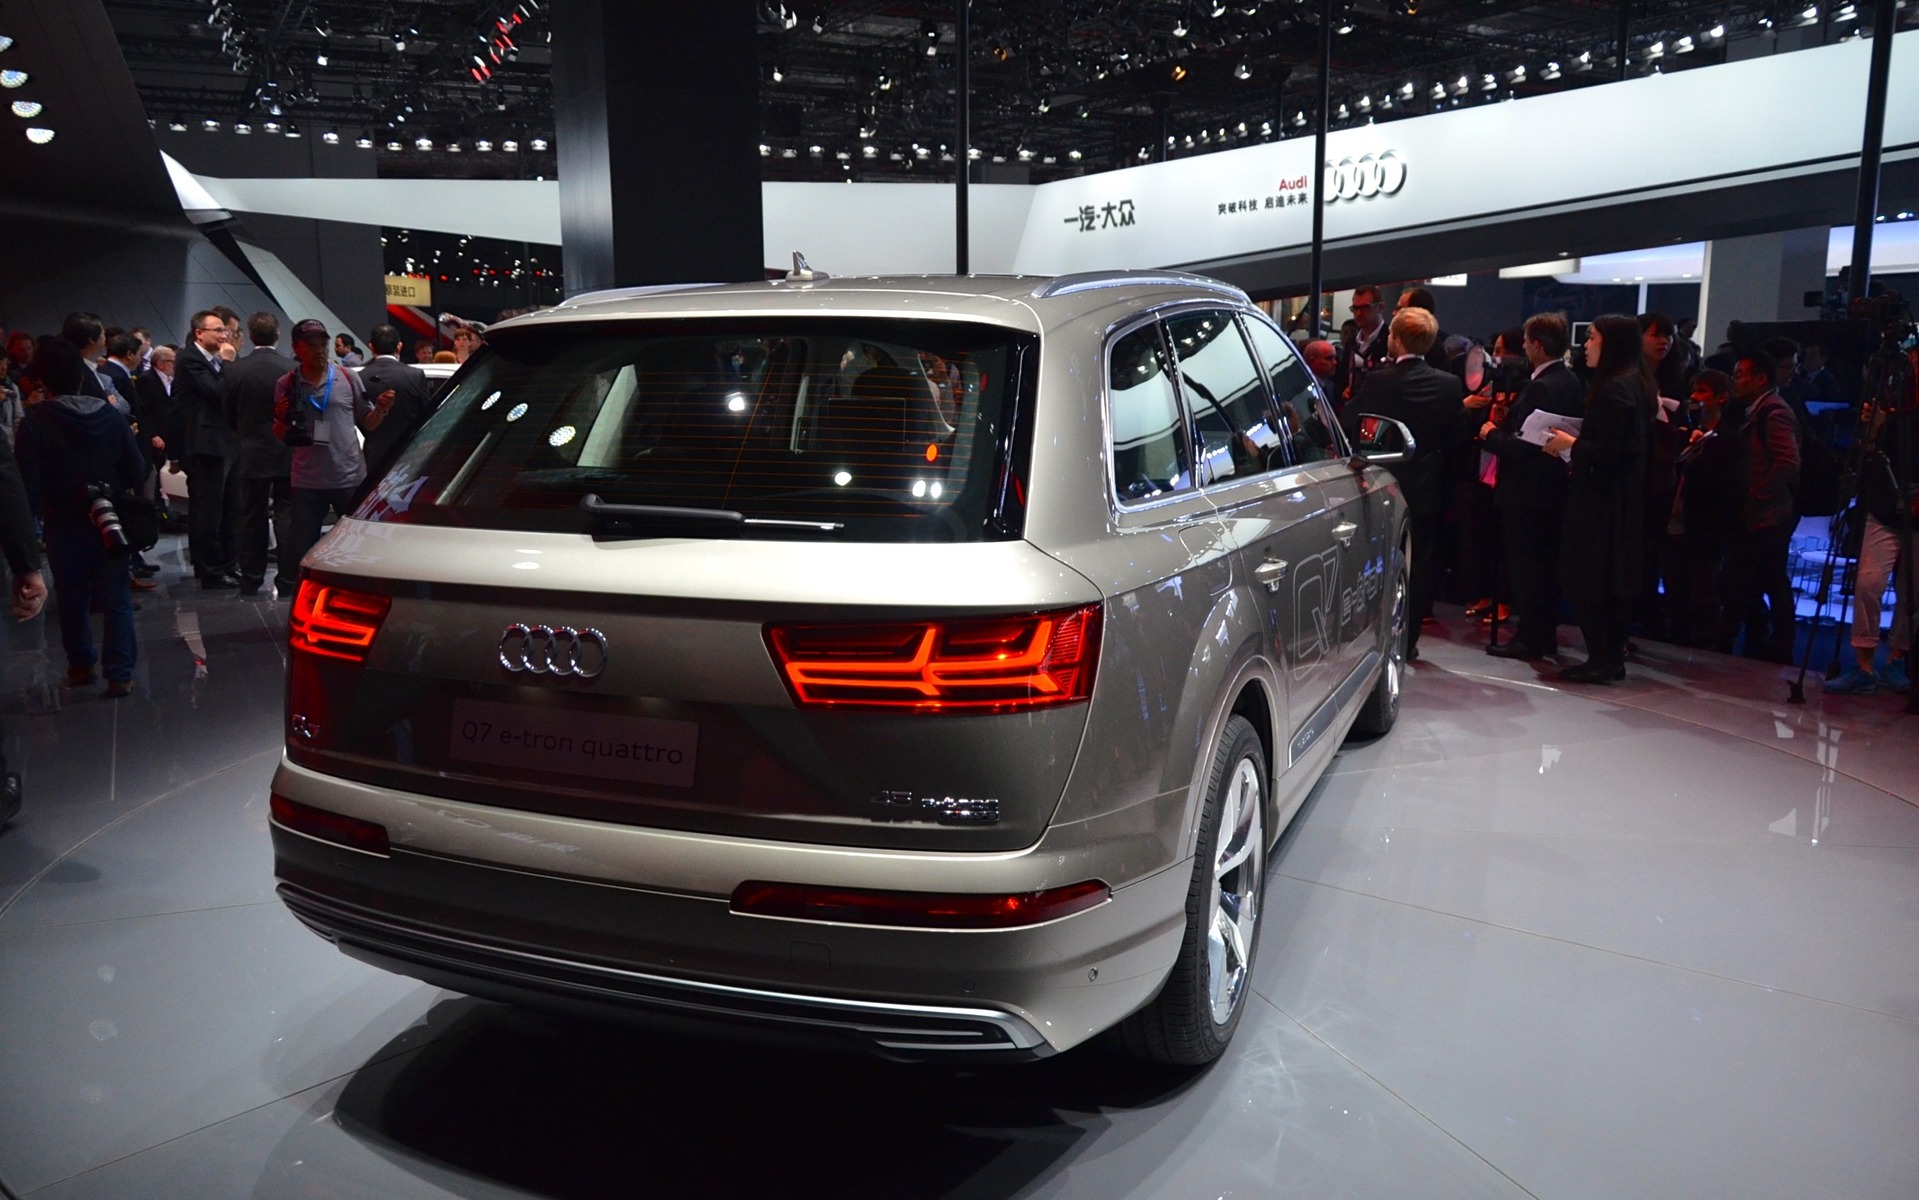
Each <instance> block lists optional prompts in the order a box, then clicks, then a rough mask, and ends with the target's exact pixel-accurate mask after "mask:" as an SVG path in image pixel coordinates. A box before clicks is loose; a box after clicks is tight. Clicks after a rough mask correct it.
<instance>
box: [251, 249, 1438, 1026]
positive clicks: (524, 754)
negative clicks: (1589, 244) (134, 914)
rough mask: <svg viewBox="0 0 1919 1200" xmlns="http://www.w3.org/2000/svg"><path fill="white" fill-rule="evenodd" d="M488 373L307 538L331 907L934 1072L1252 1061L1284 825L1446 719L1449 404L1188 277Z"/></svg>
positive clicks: (574, 325)
mask: <svg viewBox="0 0 1919 1200" xmlns="http://www.w3.org/2000/svg"><path fill="white" fill-rule="evenodd" d="M445 397H446V398H445V400H444V402H443V403H441V405H440V406H439V408H438V410H437V412H435V413H434V414H433V416H432V417H431V418H430V419H429V420H428V421H427V422H426V424H425V425H424V426H423V427H422V428H421V429H420V431H419V432H418V434H417V435H416V436H415V437H414V439H413V440H412V442H411V443H410V445H409V446H408V447H407V448H406V449H405V451H404V452H403V453H402V454H401V456H400V457H399V458H398V459H397V460H396V461H395V463H394V465H393V466H392V467H391V468H390V470H389V471H388V472H387V474H386V475H385V476H384V477H383V478H382V479H380V480H378V481H377V483H376V485H375V486H374V487H373V488H372V490H371V491H370V492H369V494H368V496H367V498H366V500H365V501H364V503H363V504H362V506H361V507H360V508H359V510H358V511H357V512H355V513H354V514H353V515H352V516H351V517H350V518H348V519H345V520H342V521H341V522H340V523H339V525H338V526H337V527H336V528H335V529H334V530H333V532H332V533H331V535H330V536H328V537H327V538H326V539H325V540H324V541H323V542H322V543H321V544H320V545H319V546H318V547H316V548H315V549H314V551H313V552H312V554H311V555H310V556H309V557H308V558H307V560H306V562H305V573H304V577H303V579H302V582H301V584H300V590H299V593H298V595H297V598H296V602H295V605H294V608H293V612H292V617H291V625H290V632H289V636H290V641H291V656H290V668H289V680H288V685H287V721H286V728H287V735H286V756H285V760H284V762H283V763H282V764H281V766H280V768H279V772H278V774H277V775H276V777H275V779H274V783H273V797H272V817H273V824H272V835H273V846H274V853H275V869H276V873H277V876H278V879H279V893H280V895H281V897H282V898H283V899H284V901H285V903H286V904H287V906H288V907H289V908H291V909H292V911H293V912H294V913H295V914H297V915H298V916H299V918H300V919H301V920H302V921H304V922H305V923H306V924H307V925H309V926H310V927H312V928H313V929H314V930H315V931H316V932H318V933H319V934H320V935H322V936H323V937H325V938H327V939H328V940H330V941H332V942H333V943H335V944H336V945H337V946H338V947H339V948H340V949H341V950H342V951H344V952H346V953H347V954H350V955H352V956H354V957H356V958H360V959H364V960H366V961H368V962H372V963H376V964H378V965H380V966H382V967H385V968H387V969H390V970H393V971H396V972H400V973H402V974H405V975H409V976H413V977H416V978H419V979H422V980H426V981H429V982H431V983H434V984H437V985H440V986H444V987H448V988H452V989H456V990H459V991H463V992H468V993H472V994H475V995H481V996H489V997H494V998H498V999H504V1000H509V1001H514V1002H519V1003H525V1004H535V1005H544V1006H547V1007H560V1008H568V1007H571V1008H576V1009H586V1010H593V1011H597V1012H601V1013H605V1012H609V1011H616V1012H620V1013H624V1014H628V1015H633V1016H639V1017H643V1018H647V1019H650V1020H654V1021H662V1022H672V1023H676V1024H683V1023H685V1022H689V1021H690V1022H696V1023H699V1024H702V1025H710V1024H713V1023H727V1024H732V1025H734V1026H747V1027H756V1028H757V1029H758V1030H760V1031H762V1032H771V1033H774V1034H777V1035H782V1036H785V1035H795V1034H797V1035H805V1036H823V1037H827V1038H843V1039H850V1040H852V1041H853V1042H855V1043H856V1044H859V1045H861V1046H863V1047H865V1048H867V1049H869V1050H872V1051H874V1052H877V1053H880V1054H883V1055H887V1056H891V1057H895V1058H931V1057H936V1056H948V1057H964V1058H974V1057H990V1056H1004V1057H1029V1058H1030V1057H1038V1056H1043V1055H1048V1054H1052V1053H1056V1052H1058V1051H1061V1050H1065V1049H1067V1048H1069V1047H1072V1046H1074V1045H1076V1044H1078V1043H1080V1042H1082V1041H1085V1040H1087V1039H1088V1038H1091V1037H1093V1036H1094V1035H1095V1034H1099V1033H1101V1032H1102V1031H1107V1030H1111V1031H1112V1037H1113V1039H1114V1040H1115V1041H1117V1042H1118V1043H1119V1044H1120V1045H1121V1046H1123V1047H1125V1048H1127V1049H1128V1050H1130V1051H1132V1052H1133V1053H1136V1054H1139V1055H1143V1056H1145V1057H1147V1058H1151V1059H1156V1060H1160V1061H1166V1062H1176V1063H1201V1062H1206V1061H1209V1060H1211V1059H1213V1058H1216V1057H1217V1056H1218V1055H1219V1054H1220V1052H1221V1051H1222V1050H1223V1049H1224V1047H1225V1045H1226V1043H1227V1040H1228V1039H1229V1038H1230V1037H1231V1036H1232V1034H1233V1030H1234V1028H1235V1026H1236V1025H1237V1024H1238V1022H1239V1018H1240V1014H1241V1012H1242V1010H1243V1009H1244V1007H1245V1003H1246V993H1247V991H1248V989H1249V987H1250V984H1251V979H1252V970H1253V955H1254V949H1255V946H1256V943H1257V936H1258V932H1259V924H1260V918H1261V915H1262V912H1263V908H1264V902H1265V892H1264V887H1263V874H1264V871H1265V868H1266V855H1267V852H1268V850H1269V849H1270V848H1271V846H1272V845H1273V843H1274V841H1275V839H1276V838H1277V837H1278V836H1279V834H1280V832H1281V830H1283V829H1284V828H1285V826H1286V823H1287V822H1288V821H1289V820H1290V819H1291V818H1292V816H1293V814H1294V812H1295V811H1296V810H1297V809H1298V808H1299V807H1300V805H1301V803H1302V802H1303V801H1304V799H1305V797H1306V795H1307V793H1308V792H1309V791H1310V789H1311V788H1312V786H1313V783H1314V781H1315V780H1316V779H1317V778H1318V776H1319V774H1320V773H1321V771H1322V770H1323V769H1324V768H1325V766H1326V764H1327V763H1328V762H1329V761H1330V759H1331V758H1332V756H1333V754H1334V753H1335V751H1336V750H1337V748H1338V746H1339V744H1340V742H1341V740H1342V739H1343V738H1344V737H1345V736H1346V735H1347V733H1348V731H1349V730H1355V729H1356V730H1360V731H1366V732H1374V733H1383V732H1385V730H1386V729H1387V728H1388V727H1390V726H1391V725H1392V723H1393V720H1394V717H1395V716H1396V714H1397V711H1398V706H1399V697H1400V686H1401V681H1402V679H1403V677H1404V674H1405V670H1404V667H1405V651H1404V646H1405V634H1406V621H1407V604H1406V592H1407V587H1406V580H1407V561H1408V553H1409V546H1408V543H1407V532H1406V513H1405V505H1404V501H1403V497H1402V495H1401V493H1400V491H1399V488H1398V486H1397V485H1396V484H1395V482H1394V480H1393V477H1392V475H1391V474H1390V473H1389V472H1388V471H1386V470H1383V469H1381V467H1380V465H1379V464H1381V463H1383V462H1393V461H1397V460H1398V459H1399V458H1400V457H1401V456H1402V455H1404V454H1406V453H1409V452H1410V449H1411V447H1410V446H1409V445H1408V444H1407V442H1408V440H1409V435H1407V434H1406V433H1405V430H1404V427H1403V426H1397V425H1395V424H1394V423H1392V422H1387V421H1371V422H1364V424H1365V426H1366V427H1367V428H1368V429H1369V430H1371V429H1379V430H1382V431H1383V432H1382V433H1381V436H1380V438H1379V441H1378V444H1377V445H1372V446H1362V447H1359V448H1357V449H1355V448H1354V447H1352V446H1350V445H1349V444H1348V442H1347V439H1346V435H1345V434H1344V433H1343V432H1342V430H1341V428H1340V426H1339V423H1338V422H1337V421H1336V420H1335V419H1334V416H1333V413H1332V411H1331V409H1330V408H1329V407H1328V404H1327V401H1326V398H1325V397H1324V396H1322V395H1321V394H1320V392H1319V391H1318V389H1317V387H1316V385H1315V384H1314V382H1313V376H1312V374H1311V372H1310V371H1308V370H1307V368H1306V367H1305V365H1304V363H1303V362H1302V361H1301V360H1300V358H1299V356H1298V355H1297V354H1296V353H1295V352H1294V348H1293V345H1292V343H1291V342H1290V341H1289V340H1288V339H1287V338H1286V337H1285V336H1284V335H1283V334H1282V333H1281V332H1280V331H1279V330H1278V329H1277V328H1275V326H1274V325H1273V324H1272V323H1271V322H1270V321H1269V320H1268V319H1267V317H1266V315H1265V314H1264V313H1262V312H1261V311H1260V310H1259V309H1258V308H1257V307H1256V306H1254V305H1253V304H1252V303H1250V302H1249V301H1248V300H1247V298H1246V296H1245V295H1244V294H1243V293H1241V292H1239V291H1237V290H1235V289H1233V288H1230V287H1227V286H1225V285H1223V284H1220V283H1217V282H1214V281H1211V280H1206V279H1201V278H1198V277H1194V276H1186V275H1178V274H1164V273H1161V274H1151V273H1112V274H1098V275H1080V276H1068V277H1063V278H1058V279H1050V280H1036V279H1031V278H972V277H969V278H881V279H831V280H829V279H826V278H824V277H818V276H813V275H811V274H810V273H808V272H799V271H796V272H795V274H794V275H793V276H791V277H788V278H787V279H784V280H780V281H776V282H772V283H761V284H751V285H726V286H720V285H714V286H705V287H689V288H668V289H637V290H631V291H624V292H610V293H597V294H592V295H587V296H582V297H579V298H576V299H574V300H570V301H568V302H566V303H564V304H561V305H560V306H559V307H557V308H554V309H549V310H546V311H543V312H539V313H536V314H532V315H528V316H525V317H521V318H518V319H516V320H512V321H509V322H506V323H504V324H501V325H498V326H496V327H495V328H494V329H493V330H491V331H489V333H488V335H487V344H486V347H485V348H484V349H483V350H482V351H481V352H480V353H479V354H477V355H476V356H475V357H474V358H473V359H472V360H471V361H469V362H468V363H466V364H465V366H464V367H462V368H461V370H460V372H459V374H458V375H457V376H456V377H455V378H454V379H453V380H452V382H451V384H450V386H449V388H448V390H447V391H446V393H445ZM1369 453H1370V460H1369V457H1368V454H1369Z"/></svg>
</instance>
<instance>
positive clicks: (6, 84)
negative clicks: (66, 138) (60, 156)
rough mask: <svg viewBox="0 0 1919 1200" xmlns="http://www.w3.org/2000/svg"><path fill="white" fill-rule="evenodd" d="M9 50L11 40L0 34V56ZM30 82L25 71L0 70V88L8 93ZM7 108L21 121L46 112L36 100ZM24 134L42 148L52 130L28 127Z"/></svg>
mask: <svg viewBox="0 0 1919 1200" xmlns="http://www.w3.org/2000/svg"><path fill="white" fill-rule="evenodd" d="M11 49H13V39H12V38H10V37H8V36H6V35H5V34H0V54H4V53H6V52H7V51H8V50H11ZM31 82H33V77H32V76H31V75H28V74H27V73H26V72H25V71H16V70H13V69H12V68H6V69H0V88H5V89H7V90H8V91H10V92H11V91H17V90H19V89H20V88H23V87H25V86H27V84H29V83H31ZM8 107H9V108H10V109H11V110H12V112H13V115H14V116H16V117H19V118H20V119H21V120H22V121H31V120H33V119H34V118H36V117H38V116H40V115H41V114H42V113H44V112H46V105H44V104H42V103H40V102H39V101H38V100H28V99H26V98H24V97H23V98H21V99H19V100H15V101H13V103H12V104H11V105H9V106H8ZM25 133H26V137H27V140H28V141H29V142H32V143H33V144H34V145H36V146H44V145H46V144H47V143H48V142H50V141H52V140H53V130H52V129H49V128H48V127H46V126H44V125H29V126H27V128H26V130H25Z"/></svg>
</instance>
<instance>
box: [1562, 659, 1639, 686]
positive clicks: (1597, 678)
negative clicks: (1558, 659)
mask: <svg viewBox="0 0 1919 1200" xmlns="http://www.w3.org/2000/svg"><path fill="white" fill-rule="evenodd" d="M1559 677H1560V678H1561V679H1563V680H1565V681H1566V682H1567V683H1618V682H1620V681H1621V680H1623V679H1625V678H1626V668H1624V667H1615V666H1613V665H1612V664H1610V663H1601V662H1594V661H1592V660H1591V659H1588V660H1586V661H1585V662H1583V663H1577V664H1575V665H1573V666H1570V667H1566V668H1565V669H1563V670H1561V671H1560V672H1559Z"/></svg>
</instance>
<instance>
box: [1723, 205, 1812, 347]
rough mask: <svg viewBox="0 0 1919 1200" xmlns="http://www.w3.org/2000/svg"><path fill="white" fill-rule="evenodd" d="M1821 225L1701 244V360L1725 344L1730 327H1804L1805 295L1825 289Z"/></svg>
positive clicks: (1808, 311) (1808, 312)
mask: <svg viewBox="0 0 1919 1200" xmlns="http://www.w3.org/2000/svg"><path fill="white" fill-rule="evenodd" d="M1829 237H1830V231H1829V230H1828V229H1827V228H1826V227H1825V226H1824V225H1817V226H1814V227H1813V228H1811V229H1789V230H1786V231H1784V232H1782V233H1760V234H1754V235H1753V236H1751V237H1736V238H1719V239H1717V240H1716V241H1711V242H1707V243H1706V266H1705V271H1704V273H1703V274H1702V275H1701V283H1700V288H1699V344H1700V346H1701V347H1702V348H1703V349H1704V350H1705V352H1706V353H1707V354H1711V353H1713V351H1715V350H1716V349H1718V347H1719V343H1720V342H1723V341H1725V340H1726V327H1727V326H1728V325H1729V324H1730V323H1732V322H1733V321H1806V320H1811V319H1813V318H1815V317H1817V316H1818V315H1819V310H1818V308H1817V307H1813V308H1808V307H1806V293H1807V292H1820V293H1823V292H1824V291H1825V287H1826V245H1827V241H1828V239H1829Z"/></svg>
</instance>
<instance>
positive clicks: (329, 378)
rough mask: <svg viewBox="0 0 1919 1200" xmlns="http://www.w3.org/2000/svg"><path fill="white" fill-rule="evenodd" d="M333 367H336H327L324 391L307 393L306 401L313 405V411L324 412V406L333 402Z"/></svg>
mask: <svg viewBox="0 0 1919 1200" xmlns="http://www.w3.org/2000/svg"><path fill="white" fill-rule="evenodd" d="M335 369H336V368H333V367H328V368H327V371H326V391H324V392H321V393H319V394H317V395H316V394H314V393H313V392H308V393H307V403H308V404H311V405H312V406H313V411H314V412H317V413H325V412H326V406H327V405H329V404H331V403H333V374H334V371H335Z"/></svg>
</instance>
